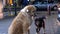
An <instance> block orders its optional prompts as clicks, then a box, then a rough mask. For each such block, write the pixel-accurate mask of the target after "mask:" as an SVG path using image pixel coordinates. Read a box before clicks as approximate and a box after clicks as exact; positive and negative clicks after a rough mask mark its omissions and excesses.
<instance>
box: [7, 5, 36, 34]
mask: <svg viewBox="0 0 60 34" xmlns="http://www.w3.org/2000/svg"><path fill="white" fill-rule="evenodd" d="M34 11H36V8H35V6H33V5H28V6H26V7H24V8H23V9H22V10H21V11H20V12H19V14H18V15H17V16H16V18H15V19H14V20H13V22H12V24H11V25H10V27H9V29H8V34H27V32H29V26H30V25H31V24H32V16H33V15H34ZM28 34H29V33H28Z"/></svg>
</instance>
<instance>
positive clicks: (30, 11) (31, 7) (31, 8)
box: [25, 5, 36, 16]
mask: <svg viewBox="0 0 60 34" xmlns="http://www.w3.org/2000/svg"><path fill="white" fill-rule="evenodd" d="M25 9H26V10H25V11H26V12H27V13H28V14H29V15H30V16H34V12H35V11H36V7H35V6H34V5H28V6H26V7H25Z"/></svg>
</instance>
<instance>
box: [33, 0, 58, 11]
mask: <svg viewBox="0 0 60 34" xmlns="http://www.w3.org/2000/svg"><path fill="white" fill-rule="evenodd" d="M33 5H34V6H36V8H37V11H47V7H48V6H50V8H51V9H50V10H51V11H54V10H56V9H57V4H56V3H48V2H47V1H45V2H35V3H34V4H33Z"/></svg>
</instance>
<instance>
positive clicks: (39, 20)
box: [35, 17, 46, 33]
mask: <svg viewBox="0 0 60 34" xmlns="http://www.w3.org/2000/svg"><path fill="white" fill-rule="evenodd" d="M44 19H46V18H45V17H39V18H36V19H35V25H36V27H37V28H36V32H37V33H38V32H39V31H40V29H41V27H43V29H44V30H45V22H44Z"/></svg>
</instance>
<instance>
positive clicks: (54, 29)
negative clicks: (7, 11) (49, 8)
mask: <svg viewBox="0 0 60 34" xmlns="http://www.w3.org/2000/svg"><path fill="white" fill-rule="evenodd" d="M40 16H41V14H40ZM46 16H47V17H48V18H47V19H46V20H45V26H46V29H45V31H46V34H60V26H59V25H58V24H57V23H56V19H57V14H55V15H51V16H48V15H46ZM13 19H14V17H5V18H4V19H2V20H0V34H7V33H8V32H7V31H8V27H9V25H10V24H11V22H12V20H13ZM35 28H36V26H35V25H34V22H33V23H32V25H31V29H30V33H31V34H36V30H35ZM40 33H41V34H43V29H42V28H41V31H40Z"/></svg>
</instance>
